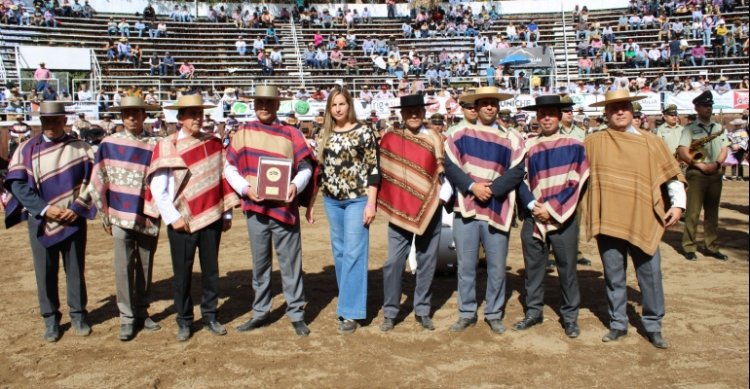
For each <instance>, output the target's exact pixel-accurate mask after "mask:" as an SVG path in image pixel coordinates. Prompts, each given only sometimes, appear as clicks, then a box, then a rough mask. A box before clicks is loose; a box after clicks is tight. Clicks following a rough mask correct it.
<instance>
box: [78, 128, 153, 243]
mask: <svg viewBox="0 0 750 389" xmlns="http://www.w3.org/2000/svg"><path fill="white" fill-rule="evenodd" d="M155 144H156V139H155V138H152V137H146V136H141V137H136V136H135V135H133V134H130V133H129V132H127V131H122V132H118V133H116V134H114V135H111V136H108V137H105V138H104V140H102V143H101V144H99V148H98V149H97V150H96V163H95V164H94V171H93V173H92V174H91V184H92V185H93V186H94V188H95V190H94V191H93V192H92V194H93V195H94V200H96V206H97V208H99V213H100V215H101V217H102V221H103V222H104V224H105V225H108V226H110V225H115V226H118V227H121V228H124V229H128V230H133V231H137V232H140V233H142V234H145V235H149V236H157V235H159V220H158V219H155V218H153V217H150V216H147V215H146V214H145V213H144V209H145V201H146V192H147V186H146V172H147V170H148V167H149V165H150V164H151V157H152V154H153V151H154V145H155ZM151 206H152V207H153V205H151Z"/></svg>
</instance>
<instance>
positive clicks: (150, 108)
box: [107, 104, 161, 112]
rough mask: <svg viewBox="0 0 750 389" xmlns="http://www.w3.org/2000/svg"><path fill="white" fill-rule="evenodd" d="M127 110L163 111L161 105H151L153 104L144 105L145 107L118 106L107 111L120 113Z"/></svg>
mask: <svg viewBox="0 0 750 389" xmlns="http://www.w3.org/2000/svg"><path fill="white" fill-rule="evenodd" d="M126 109H143V110H146V111H161V106H160V105H151V104H144V105H127V106H122V105H121V106H118V107H109V109H107V111H109V112H120V111H123V110H126Z"/></svg>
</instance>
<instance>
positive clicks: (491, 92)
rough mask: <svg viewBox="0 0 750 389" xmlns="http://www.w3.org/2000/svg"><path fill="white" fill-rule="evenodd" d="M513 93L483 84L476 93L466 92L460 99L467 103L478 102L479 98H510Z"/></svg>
mask: <svg viewBox="0 0 750 389" xmlns="http://www.w3.org/2000/svg"><path fill="white" fill-rule="evenodd" d="M512 98H513V95H512V94H510V93H500V92H498V91H497V88H495V87H494V86H483V87H481V88H477V89H476V90H475V91H474V93H470V94H466V95H463V96H461V98H459V99H458V100H459V101H463V102H465V103H476V101H477V100H481V99H498V100H499V101H505V100H510V99H512Z"/></svg>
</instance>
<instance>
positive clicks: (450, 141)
mask: <svg viewBox="0 0 750 389" xmlns="http://www.w3.org/2000/svg"><path fill="white" fill-rule="evenodd" d="M445 156H446V158H449V159H450V160H451V162H452V163H453V164H455V165H456V166H458V167H460V168H461V170H463V171H464V172H465V173H467V174H468V175H469V177H470V178H471V179H472V180H474V182H492V181H493V180H495V179H496V178H498V177H500V176H502V175H503V174H504V173H505V172H506V171H507V170H509V169H510V168H511V167H513V166H515V165H517V164H518V163H520V162H521V161H522V160H523V156H524V147H523V139H521V137H520V136H518V134H517V133H515V132H513V131H508V132H501V131H500V130H498V129H496V128H493V127H487V126H482V125H472V124H468V123H467V125H466V126H464V127H463V128H457V129H455V130H454V131H453V132H451V133H450V134H449V135H448V137H447V139H446V141H445ZM515 196H516V193H515V191H511V192H509V193H508V194H507V195H505V196H500V197H494V196H493V197H491V198H490V199H489V200H488V201H486V202H480V201H478V200H477V199H476V198H474V196H472V195H466V194H463V193H458V197H457V200H456V204H455V206H454V211H455V212H459V213H460V214H461V216H463V217H465V218H476V219H478V220H485V221H487V222H488V223H489V224H490V225H491V226H492V227H494V228H496V229H498V230H500V231H505V232H508V231H510V225H511V222H512V218H513V204H514V203H515Z"/></svg>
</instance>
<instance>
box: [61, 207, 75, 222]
mask: <svg viewBox="0 0 750 389" xmlns="http://www.w3.org/2000/svg"><path fill="white" fill-rule="evenodd" d="M76 219H78V214H76V213H75V212H73V211H72V210H70V209H66V210H64V211H63V214H62V222H63V223H64V224H70V223H73V222H74V221H76Z"/></svg>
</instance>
